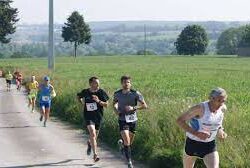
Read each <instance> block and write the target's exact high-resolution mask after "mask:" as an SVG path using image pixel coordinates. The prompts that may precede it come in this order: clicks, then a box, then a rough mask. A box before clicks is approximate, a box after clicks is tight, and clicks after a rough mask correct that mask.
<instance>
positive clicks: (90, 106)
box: [86, 103, 97, 111]
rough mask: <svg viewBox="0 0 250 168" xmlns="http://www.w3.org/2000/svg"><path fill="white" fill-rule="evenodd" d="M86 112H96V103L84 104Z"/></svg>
mask: <svg viewBox="0 0 250 168" xmlns="http://www.w3.org/2000/svg"><path fill="white" fill-rule="evenodd" d="M86 107H87V111H95V110H97V104H96V103H86Z"/></svg>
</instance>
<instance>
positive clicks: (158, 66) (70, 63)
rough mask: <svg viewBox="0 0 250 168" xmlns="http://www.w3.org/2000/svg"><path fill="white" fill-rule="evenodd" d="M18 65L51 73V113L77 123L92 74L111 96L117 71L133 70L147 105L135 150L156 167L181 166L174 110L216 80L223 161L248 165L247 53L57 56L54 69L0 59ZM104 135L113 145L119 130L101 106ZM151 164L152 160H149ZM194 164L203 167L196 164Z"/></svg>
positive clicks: (200, 97)
mask: <svg viewBox="0 0 250 168" xmlns="http://www.w3.org/2000/svg"><path fill="white" fill-rule="evenodd" d="M13 67H18V68H19V69H21V70H22V71H23V72H24V73H25V75H26V76H27V75H31V74H35V75H36V76H40V77H42V76H44V75H45V74H50V76H51V77H52V83H53V85H54V86H55V89H56V91H57V95H58V96H57V97H56V98H55V100H54V103H53V114H54V115H57V116H59V117H61V118H62V119H63V120H67V121H69V122H72V123H74V124H80V123H81V113H80V111H81V107H80V105H79V104H78V103H77V101H76V99H75V95H76V93H77V92H79V91H80V90H82V89H83V88H86V87H88V78H89V77H90V76H93V75H96V76H98V77H100V79H101V87H102V88H104V89H105V90H107V92H108V94H109V95H110V97H111V101H110V102H112V95H113V93H114V91H115V90H117V89H119V88H120V82H119V79H120V76H121V75H124V74H129V75H131V76H132V78H133V79H132V80H133V87H134V88H135V89H137V90H139V91H140V92H141V93H142V94H143V95H144V97H145V99H146V101H147V103H148V105H149V109H148V110H146V111H141V112H140V114H139V118H140V119H139V125H138V132H137V137H136V141H135V144H134V146H133V156H134V157H135V158H136V159H137V160H141V161H145V163H146V164H148V165H150V166H151V167H154V168H168V167H171V168H175V167H176V168H179V167H182V161H181V155H182V150H183V144H184V138H185V134H184V132H182V131H181V130H180V129H179V128H178V127H177V125H176V123H175V120H176V118H177V116H178V115H179V114H180V113H181V112H183V111H185V110H186V109H187V108H188V107H190V106H192V105H195V104H196V103H199V102H201V101H204V100H206V99H207V96H208V93H209V91H210V90H211V89H212V88H214V87H217V86H220V87H223V88H225V89H226V90H227V91H228V94H229V97H228V102H227V106H228V113H227V114H226V118H225V122H224V127H225V130H226V132H227V133H228V135H229V136H228V139H227V140H226V141H224V142H218V150H219V153H220V159H221V167H223V168H224V167H225V168H231V167H232V168H233V167H239V168H241V167H249V166H250V160H249V158H250V155H249V153H250V136H249V135H250V122H249V121H250V58H236V57H219V56H218V57H214V56H213V57H212V56H200V57H196V56H195V57H178V56H177V57H158V56H148V57H144V56H120V57H118V56H117V57H81V58H78V59H77V60H76V61H74V60H73V59H72V58H58V59H56V70H55V72H54V73H50V72H48V71H47V70H46V68H47V61H46V60H45V59H44V60H43V59H19V60H12V59H9V60H0V68H2V69H5V70H6V69H11V68H13ZM101 138H102V141H104V142H105V143H106V144H108V145H109V146H111V147H115V146H116V143H117V139H118V138H119V134H118V124H117V119H116V115H115V114H114V113H113V111H112V107H111V106H110V107H109V108H108V109H107V110H106V111H105V122H104V125H103V127H102V133H101ZM152 165H153V166H152ZM197 167H204V166H203V165H202V164H199V166H197Z"/></svg>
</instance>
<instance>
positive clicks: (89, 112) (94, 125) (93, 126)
mask: <svg viewBox="0 0 250 168" xmlns="http://www.w3.org/2000/svg"><path fill="white" fill-rule="evenodd" d="M89 85H90V88H88V89H83V90H82V91H81V92H80V93H77V97H78V100H79V102H80V103H82V104H83V106H84V111H83V114H84V119H85V123H86V125H87V129H88V131H89V140H88V149H87V155H90V154H91V148H92V149H93V153H94V161H95V162H97V161H99V160H100V158H99V157H98V155H97V142H96V140H97V137H98V134H99V130H100V125H101V122H102V118H103V111H104V107H107V106H108V100H109V97H108V95H107V93H106V92H105V91H104V90H102V89H100V87H99V85H100V81H99V79H98V78H97V77H91V78H90V79H89Z"/></svg>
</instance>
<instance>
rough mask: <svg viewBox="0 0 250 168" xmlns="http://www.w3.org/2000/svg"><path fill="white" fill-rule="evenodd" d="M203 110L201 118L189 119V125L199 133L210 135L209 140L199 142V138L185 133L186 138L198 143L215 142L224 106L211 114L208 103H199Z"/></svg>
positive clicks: (220, 125)
mask: <svg viewBox="0 0 250 168" xmlns="http://www.w3.org/2000/svg"><path fill="white" fill-rule="evenodd" d="M201 106H202V107H203V109H204V114H203V116H202V117H201V118H193V119H191V121H190V123H189V125H190V126H191V127H192V128H193V129H194V130H195V131H199V132H204V133H208V134H210V136H209V138H207V139H206V140H201V139H200V138H198V137H196V136H194V135H193V134H191V133H189V132H186V136H187V137H188V138H190V139H192V140H195V141H199V142H211V141H213V140H215V138H216V135H217V132H218V129H219V128H220V127H222V122H223V118H224V110H226V109H227V108H226V105H225V104H224V105H222V106H221V107H220V108H219V109H218V110H217V112H215V113H212V112H211V111H210V109H209V106H208V101H206V102H203V103H201Z"/></svg>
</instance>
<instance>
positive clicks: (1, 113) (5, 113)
mask: <svg viewBox="0 0 250 168" xmlns="http://www.w3.org/2000/svg"><path fill="white" fill-rule="evenodd" d="M20 113H23V112H5V113H0V115H5V114H7V115H8V114H20Z"/></svg>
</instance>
